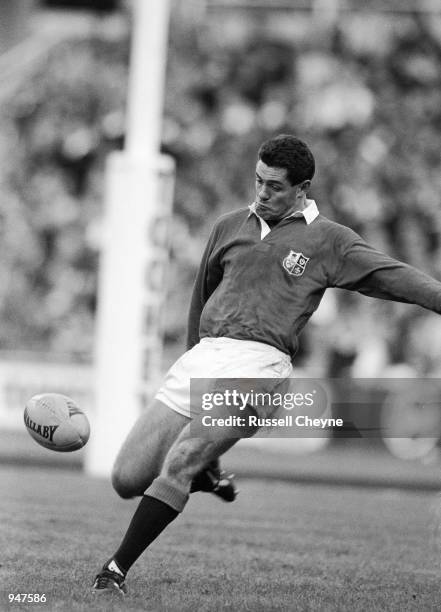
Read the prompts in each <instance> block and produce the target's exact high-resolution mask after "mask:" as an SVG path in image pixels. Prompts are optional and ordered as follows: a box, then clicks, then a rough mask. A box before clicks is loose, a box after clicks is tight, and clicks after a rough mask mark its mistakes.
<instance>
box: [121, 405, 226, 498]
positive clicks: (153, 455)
mask: <svg viewBox="0 0 441 612" xmlns="http://www.w3.org/2000/svg"><path fill="white" fill-rule="evenodd" d="M189 422H190V418H189V417H186V416H183V415H182V414H180V413H178V412H176V411H174V410H172V409H171V408H169V407H168V406H167V405H166V404H165V403H163V402H161V401H160V400H158V399H155V400H153V402H152V403H151V404H150V405H149V407H148V408H147V409H146V410H145V411H144V412H143V413H142V414H141V416H140V417H139V418H138V419H137V421H136V422H135V424H134V425H133V427H132V429H131V431H130V433H129V435H128V436H127V438H126V440H125V442H124V444H123V445H122V447H121V450H120V451H119V453H118V456H117V458H116V461H115V465H114V467H113V471H112V484H113V487H114V489H115V491H116V492H117V493H118V495H120V496H121V497H123V498H126V499H127V498H130V497H136V496H140V495H142V494H143V493H144V491H145V490H146V489H147V487H148V486H149V485H150V484H151V483H152V481H153V479H154V478H156V477H157V476H158V475H159V473H160V471H161V469H162V465H163V463H164V458H165V456H166V454H167V452H168V451H169V449H170V447H171V446H172V444H173V443H174V442H175V440H176V438H177V437H178V435H179V433H180V432H181V431H182V429H183V428H184V427H185V426H186V425H187V424H188V423H189ZM196 491H204V492H207V493H214V494H215V495H216V496H217V497H220V498H221V499H223V500H224V501H229V502H231V501H234V499H235V498H236V495H237V490H236V488H235V486H234V483H233V480H232V475H230V476H226V474H225V473H224V472H223V471H222V470H221V469H220V467H219V464H218V461H217V460H214V461H211V462H210V464H209V465H202V467H201V471H200V472H199V473H198V474H197V475H196V477H195V478H194V480H193V482H192V486H191V492H192V493H193V492H196Z"/></svg>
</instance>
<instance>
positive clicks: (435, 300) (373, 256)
mask: <svg viewBox="0 0 441 612" xmlns="http://www.w3.org/2000/svg"><path fill="white" fill-rule="evenodd" d="M353 235H354V236H357V234H355V233H353ZM338 259H339V260H340V264H339V267H338V269H337V272H336V277H335V280H334V283H333V286H335V287H339V288H342V289H351V290H353V291H358V292H360V293H362V294H364V295H368V296H371V297H375V298H382V299H385V300H394V301H397V302H406V303H409V304H418V305H419V306H422V307H423V308H427V309H429V310H432V311H434V312H437V313H441V283H440V282H438V281H437V280H435V279H434V278H432V277H431V276H429V275H427V274H425V273H424V272H421V271H420V270H417V269H416V268H413V267H412V266H409V265H407V264H405V263H402V262H400V261H398V260H396V259H393V258H392V257H389V256H388V255H385V254H384V253H381V252H380V251H377V250H376V249H374V248H373V247H371V246H370V245H368V244H367V243H366V242H364V240H362V239H361V238H360V237H358V236H357V238H356V239H355V240H353V241H352V242H351V243H350V244H349V245H348V246H346V247H343V249H342V250H340V257H339V258H338Z"/></svg>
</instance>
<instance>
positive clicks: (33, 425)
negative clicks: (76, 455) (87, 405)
mask: <svg viewBox="0 0 441 612" xmlns="http://www.w3.org/2000/svg"><path fill="white" fill-rule="evenodd" d="M24 422H25V425H26V429H27V430H28V432H29V434H30V435H31V436H32V438H34V440H35V441H36V442H38V444H40V445H41V446H44V448H48V449H49V450H54V451H58V452H61V453H65V452H70V451H75V450H78V449H80V448H82V447H83V446H84V445H85V444H86V442H87V440H88V439H89V435H90V425H89V421H88V419H87V416H86V415H85V414H84V412H83V411H82V410H81V409H80V408H79V407H78V406H77V404H76V403H75V402H74V401H73V400H72V399H71V398H70V397H67V396H66V395H61V394H60V393H42V394H40V395H34V397H31V399H30V400H29V401H28V402H27V404H26V407H25V411H24Z"/></svg>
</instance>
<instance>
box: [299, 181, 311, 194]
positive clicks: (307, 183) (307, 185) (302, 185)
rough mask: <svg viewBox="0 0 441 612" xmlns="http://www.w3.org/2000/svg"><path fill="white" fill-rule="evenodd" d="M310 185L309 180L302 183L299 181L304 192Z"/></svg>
mask: <svg viewBox="0 0 441 612" xmlns="http://www.w3.org/2000/svg"><path fill="white" fill-rule="evenodd" d="M310 187H311V181H310V180H307V181H303V183H300V189H301V190H302V191H303V192H304V193H306V192H307V191H308V189H309V188H310Z"/></svg>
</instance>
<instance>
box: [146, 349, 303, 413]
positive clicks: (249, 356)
mask: <svg viewBox="0 0 441 612" xmlns="http://www.w3.org/2000/svg"><path fill="white" fill-rule="evenodd" d="M291 373H292V366H291V359H290V357H289V355H287V354H286V353H282V351H279V349H276V348H275V347H273V346H270V345H268V344H263V343H262V342H253V341H250V340H236V339H234V338H202V340H201V341H200V342H199V344H196V346H194V347H193V348H192V349H191V350H189V351H187V352H186V353H184V355H182V357H180V358H179V359H178V360H177V361H176V362H175V363H174V364H173V365H172V367H171V368H170V370H169V371H168V372H167V374H166V375H165V380H164V384H163V385H162V387H161V388H160V389H159V391H158V393H157V394H156V399H158V400H160V401H161V402H163V403H164V404H166V405H167V406H169V407H170V408H172V410H175V411H176V412H179V414H183V415H184V416H186V417H189V418H191V417H192V413H191V408H190V379H191V378H208V379H218V378H221V379H222V378H236V379H237V378H254V379H268V378H271V379H274V378H275V379H279V380H284V379H286V378H289V377H290V376H291Z"/></svg>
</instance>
